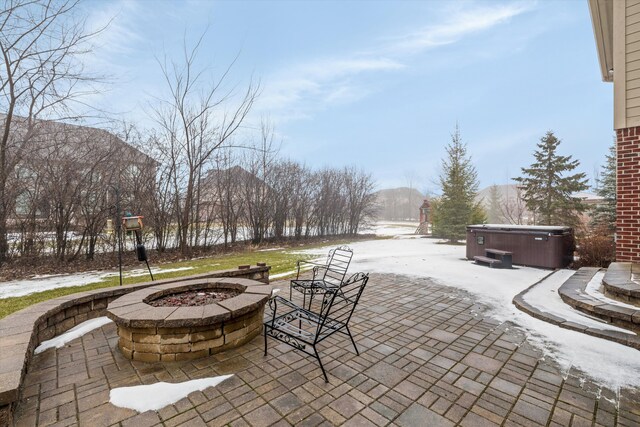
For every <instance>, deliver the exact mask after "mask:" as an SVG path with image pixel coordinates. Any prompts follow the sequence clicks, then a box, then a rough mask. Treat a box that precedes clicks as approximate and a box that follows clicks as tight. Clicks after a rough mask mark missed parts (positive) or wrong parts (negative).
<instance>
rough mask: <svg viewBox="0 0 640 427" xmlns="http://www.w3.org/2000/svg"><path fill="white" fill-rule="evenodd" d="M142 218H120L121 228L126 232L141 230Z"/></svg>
mask: <svg viewBox="0 0 640 427" xmlns="http://www.w3.org/2000/svg"><path fill="white" fill-rule="evenodd" d="M142 218H144V217H143V216H124V217H122V226H123V227H124V229H125V230H126V231H139V230H142Z"/></svg>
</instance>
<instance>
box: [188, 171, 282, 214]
mask: <svg viewBox="0 0 640 427" xmlns="http://www.w3.org/2000/svg"><path fill="white" fill-rule="evenodd" d="M258 190H262V191H264V192H266V193H268V192H269V191H271V189H270V188H269V186H268V185H267V184H266V183H265V182H264V181H263V180H261V179H260V178H258V177H257V176H255V175H254V174H252V173H251V172H249V171H247V170H246V169H244V168H243V167H241V166H232V167H230V168H227V169H212V170H210V171H209V172H207V174H206V175H205V177H204V178H203V179H202V184H201V190H200V191H201V201H200V205H201V212H200V220H201V221H206V220H207V219H209V220H212V219H213V218H219V217H220V215H225V214H226V215H232V216H235V217H236V218H239V217H241V216H243V215H244V207H245V200H246V198H247V197H250V196H251V194H252V193H253V192H254V191H258ZM225 212H226V213H225Z"/></svg>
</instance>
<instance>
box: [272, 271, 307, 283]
mask: <svg viewBox="0 0 640 427" xmlns="http://www.w3.org/2000/svg"><path fill="white" fill-rule="evenodd" d="M307 270H309V269H307ZM296 271H298V270H291V271H285V272H284V273H278V274H270V275H269V280H271V279H279V278H281V277H287V276H292V275H294V274H296Z"/></svg>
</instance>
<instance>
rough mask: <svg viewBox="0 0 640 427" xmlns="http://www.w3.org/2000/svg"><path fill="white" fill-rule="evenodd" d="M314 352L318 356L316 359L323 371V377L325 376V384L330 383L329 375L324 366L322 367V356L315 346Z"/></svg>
mask: <svg viewBox="0 0 640 427" xmlns="http://www.w3.org/2000/svg"><path fill="white" fill-rule="evenodd" d="M313 352H314V353H315V354H316V359H318V364H319V365H320V369H322V375H324V382H326V383H328V382H329V378H327V373H326V371H325V370H324V366H322V360H320V355H319V354H318V350H316V346H315V345H314V346H313Z"/></svg>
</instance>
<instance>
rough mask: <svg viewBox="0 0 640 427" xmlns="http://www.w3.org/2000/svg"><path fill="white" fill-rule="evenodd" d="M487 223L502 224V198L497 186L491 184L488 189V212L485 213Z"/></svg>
mask: <svg viewBox="0 0 640 427" xmlns="http://www.w3.org/2000/svg"><path fill="white" fill-rule="evenodd" d="M487 216H488V217H489V222H490V223H491V224H502V223H503V222H504V215H502V196H501V194H500V191H499V190H498V186H497V185H495V184H493V185H492V186H491V187H489V211H488V212H487Z"/></svg>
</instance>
